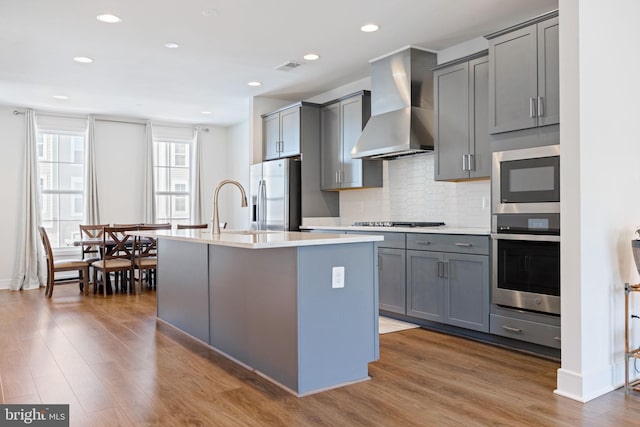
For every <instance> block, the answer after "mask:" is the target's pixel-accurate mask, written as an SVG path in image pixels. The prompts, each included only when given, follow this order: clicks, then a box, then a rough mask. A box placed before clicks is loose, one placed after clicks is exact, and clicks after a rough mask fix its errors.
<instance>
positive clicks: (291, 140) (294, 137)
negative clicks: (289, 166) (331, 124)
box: [262, 102, 319, 160]
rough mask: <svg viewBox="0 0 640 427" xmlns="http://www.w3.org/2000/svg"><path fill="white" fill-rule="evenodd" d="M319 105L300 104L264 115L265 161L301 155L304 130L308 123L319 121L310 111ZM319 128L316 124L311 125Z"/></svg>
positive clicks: (263, 139)
mask: <svg viewBox="0 0 640 427" xmlns="http://www.w3.org/2000/svg"><path fill="white" fill-rule="evenodd" d="M318 107H319V106H318V105H315V104H309V103H304V102H299V103H297V104H294V105H292V106H288V107H285V108H283V109H280V110H278V111H274V112H271V113H268V114H263V115H262V142H263V158H264V160H273V159H279V158H282V157H293V156H297V155H299V154H300V153H301V147H302V142H301V139H302V138H303V137H304V128H305V126H307V122H310V121H317V114H309V113H308V111H309V109H316V108H318ZM310 126H312V127H314V128H315V127H317V124H316V123H312V124H310Z"/></svg>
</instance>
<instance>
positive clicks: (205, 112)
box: [201, 111, 211, 115]
mask: <svg viewBox="0 0 640 427" xmlns="http://www.w3.org/2000/svg"><path fill="white" fill-rule="evenodd" d="M201 113H202V114H205V115H209V114H211V111H201Z"/></svg>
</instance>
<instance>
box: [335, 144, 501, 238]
mask: <svg viewBox="0 0 640 427" xmlns="http://www.w3.org/2000/svg"><path fill="white" fill-rule="evenodd" d="M433 176H434V155H433V153H428V154H422V155H419V156H412V157H406V158H403V159H396V160H391V161H385V162H384V164H383V187H382V188H369V189H363V190H352V191H341V192H340V222H341V223H342V224H343V225H350V224H352V223H354V222H356V221H372V220H379V221H383V220H392V221H444V222H445V223H446V224H448V225H451V226H455V227H479V228H489V226H490V220H491V208H490V202H489V201H490V194H491V189H490V183H489V180H481V181H469V182H439V181H434V179H433Z"/></svg>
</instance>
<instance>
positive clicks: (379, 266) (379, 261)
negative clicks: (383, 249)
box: [378, 254, 382, 271]
mask: <svg viewBox="0 0 640 427" xmlns="http://www.w3.org/2000/svg"><path fill="white" fill-rule="evenodd" d="M381 270H382V255H380V254H378V271H381Z"/></svg>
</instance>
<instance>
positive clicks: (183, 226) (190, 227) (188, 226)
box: [177, 224, 209, 230]
mask: <svg viewBox="0 0 640 427" xmlns="http://www.w3.org/2000/svg"><path fill="white" fill-rule="evenodd" d="M200 228H202V229H205V228H209V224H178V226H177V229H178V230H195V229H200Z"/></svg>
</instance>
